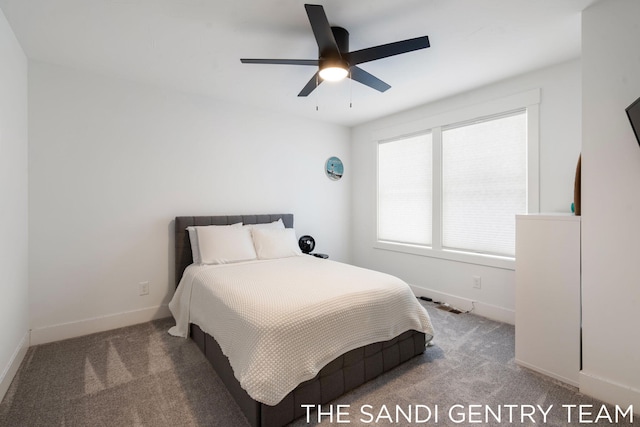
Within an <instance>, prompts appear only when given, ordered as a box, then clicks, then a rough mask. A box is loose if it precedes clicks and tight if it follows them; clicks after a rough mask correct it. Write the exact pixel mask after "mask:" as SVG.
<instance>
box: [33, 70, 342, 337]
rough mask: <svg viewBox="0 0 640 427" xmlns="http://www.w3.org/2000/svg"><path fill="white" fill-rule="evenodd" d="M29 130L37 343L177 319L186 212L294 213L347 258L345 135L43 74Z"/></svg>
mask: <svg viewBox="0 0 640 427" xmlns="http://www.w3.org/2000/svg"><path fill="white" fill-rule="evenodd" d="M221 84H224V83H221ZM29 120H30V125H29V130H30V146H29V162H30V163H29V167H30V173H29V180H30V183H29V189H30V193H29V197H30V198H29V203H30V220H29V227H30V237H29V241H30V250H29V255H30V262H31V264H30V286H31V298H30V304H31V325H32V328H33V332H32V342H33V343H38V342H45V341H50V340H56V339H61V338H65V337H68V336H73V335H80V334H83V333H88V332H94V331H96V330H101V329H107V328H112V327H117V326H121V325H124V324H131V323H135V322H141V321H145V320H147V319H149V318H153V317H157V316H164V315H167V314H168V311H167V309H166V306H165V305H166V304H167V303H168V301H169V299H170V297H171V295H172V294H173V289H174V282H173V253H174V251H173V235H172V233H173V225H172V222H171V221H172V219H173V218H174V217H175V216H178V215H215V214H222V215H225V214H250V213H282V212H291V213H294V214H295V226H296V231H297V233H298V235H300V234H311V235H313V236H314V237H315V238H316V243H317V250H318V251H321V252H326V253H329V254H330V256H331V258H332V259H336V260H343V261H347V260H348V259H347V258H348V254H349V245H348V241H347V239H346V238H345V237H344V236H346V235H347V230H348V225H349V216H348V212H349V203H348V201H349V196H350V180H351V178H350V174H351V165H350V151H349V144H348V142H349V130H348V129H346V128H343V127H340V126H334V125H327V124H320V123H316V122H313V121H309V120H303V119H296V118H292V117H289V116H286V117H285V116H280V115H277V114H274V113H271V112H268V111H262V110H251V109H248V108H242V107H240V106H238V105H230V104H228V103H223V102H218V101H216V100H212V99H208V98H203V97H199V96H196V95H187V94H180V93H176V92H171V91H168V90H163V89H159V88H154V87H150V86H149V87H147V86H144V85H141V84H137V83H131V82H127V81H122V80H116V79H113V78H106V77H102V76H98V75H92V74H89V73H87V72H80V71H74V70H70V69H66V68H59V67H55V66H52V65H46V64H43V63H30V71H29ZM332 155H336V156H339V157H341V158H342V159H343V161H344V163H345V177H344V178H343V179H342V180H340V181H331V180H329V179H328V178H327V177H326V176H325V174H324V163H325V161H326V159H327V158H328V157H330V156H332ZM142 281H150V282H151V293H150V295H149V296H138V287H137V284H138V283H139V282H142Z"/></svg>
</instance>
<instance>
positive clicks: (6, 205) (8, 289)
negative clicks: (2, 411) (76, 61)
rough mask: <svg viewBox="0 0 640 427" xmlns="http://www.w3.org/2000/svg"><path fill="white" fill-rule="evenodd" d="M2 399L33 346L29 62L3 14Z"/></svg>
mask: <svg viewBox="0 0 640 427" xmlns="http://www.w3.org/2000/svg"><path fill="white" fill-rule="evenodd" d="M0 64H1V65H0V223H1V224H2V232H1V237H0V277H1V278H2V279H1V280H0V295H1V296H2V297H0V400H1V399H2V397H3V396H4V395H5V393H6V391H7V388H8V387H9V385H10V383H11V380H12V379H13V376H14V375H15V372H16V370H17V368H18V366H19V364H20V362H21V361H22V359H23V358H24V354H25V352H26V349H27V348H28V346H29V305H28V301H29V287H28V272H29V270H28V249H27V244H28V234H29V233H28V227H27V226H28V219H27V218H28V204H27V202H28V196H27V194H28V168H27V148H28V144H27V136H28V131H27V58H26V56H25V54H24V52H23V51H22V48H21V47H20V44H19V43H18V41H17V40H16V38H15V36H14V34H13V31H12V30H11V27H10V26H9V23H8V22H7V20H6V19H5V16H4V14H3V13H2V11H0Z"/></svg>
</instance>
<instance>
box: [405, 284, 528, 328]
mask: <svg viewBox="0 0 640 427" xmlns="http://www.w3.org/2000/svg"><path fill="white" fill-rule="evenodd" d="M409 286H410V287H411V290H412V291H413V293H414V294H415V296H417V297H428V298H431V299H433V300H434V301H439V302H446V303H447V304H449V305H451V306H453V307H455V308H457V309H458V310H461V311H470V310H472V309H473V314H477V315H478V316H482V317H486V318H487V319H491V320H497V321H498V322H504V323H509V324H510V325H515V324H516V311H515V310H510V309H508V308H504V307H498V306H497V305H491V304H486V303H483V302H481V301H475V300H471V299H468V298H462V297H459V296H456V295H451V294H447V293H444V292H439V291H434V290H433V289H427V288H422V287H419V286H415V285H409Z"/></svg>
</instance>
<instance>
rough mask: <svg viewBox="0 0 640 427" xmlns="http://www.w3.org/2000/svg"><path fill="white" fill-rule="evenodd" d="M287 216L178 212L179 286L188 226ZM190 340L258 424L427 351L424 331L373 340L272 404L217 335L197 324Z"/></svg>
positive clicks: (282, 419)
mask: <svg viewBox="0 0 640 427" xmlns="http://www.w3.org/2000/svg"><path fill="white" fill-rule="evenodd" d="M278 219H282V222H283V223H284V225H285V227H287V228H293V214H269V215H230V216H179V217H176V219H175V249H176V259H175V267H176V269H175V274H176V286H177V285H178V283H179V282H180V279H181V277H182V273H183V272H184V270H185V269H186V268H187V266H189V265H190V264H191V263H192V262H193V258H192V255H191V243H190V241H189V233H188V232H187V230H186V228H187V227H189V226H193V225H230V224H235V223H238V222H243V223H244V224H262V223H269V222H273V221H277V220H278ZM190 335H191V339H193V340H194V341H195V343H196V344H197V345H198V347H199V348H200V350H201V351H202V352H203V353H204V355H205V356H206V357H207V359H208V360H209V362H211V364H212V366H213V368H214V369H215V371H216V372H217V374H218V376H219V377H220V379H221V380H222V381H223V382H224V384H225V385H226V387H227V389H228V390H229V393H231V395H232V396H233V398H234V399H235V401H236V402H237V404H238V406H239V407H240V409H241V410H242V412H243V413H244V415H245V416H246V417H247V420H248V421H249V423H250V424H251V425H252V426H254V427H258V426H261V427H275V426H283V425H285V424H289V423H290V422H292V421H294V420H296V419H297V418H300V417H302V416H303V415H304V414H305V413H306V409H305V408H303V407H302V406H301V405H320V404H325V403H328V402H330V401H332V400H334V399H336V398H337V397H339V396H341V395H343V394H345V393H347V392H348V391H350V390H353V389H355V388H356V387H358V386H360V385H361V384H364V383H365V382H367V381H369V380H371V379H373V378H375V377H378V376H380V375H381V374H383V373H385V372H387V371H389V370H391V369H393V368H395V367H396V366H398V365H400V364H401V363H404V362H406V361H408V360H409V359H411V358H412V357H414V356H417V355H419V354H422V353H423V352H424V349H425V344H426V338H425V334H424V333H422V332H417V331H407V332H405V333H403V334H401V335H399V336H397V337H395V338H393V339H391V340H389V341H385V342H378V343H373V344H369V345H367V346H364V347H360V348H357V349H355V350H352V351H349V352H347V353H345V354H343V355H341V356H338V357H337V358H336V359H334V360H333V361H332V362H330V363H329V364H327V365H326V366H325V367H324V368H322V370H321V371H320V372H319V373H318V375H316V376H315V378H312V379H310V380H308V381H305V382H303V383H302V384H300V385H298V387H297V388H296V389H295V390H293V391H292V392H290V393H289V394H288V395H287V396H286V397H285V398H284V399H283V400H282V401H281V402H280V403H278V404H277V405H275V406H269V405H266V404H263V403H261V402H258V401H255V400H253V399H252V398H251V396H249V394H247V392H246V391H245V390H244V389H243V388H242V387H241V386H240V383H239V382H238V380H237V379H236V378H235V375H234V373H233V369H232V368H231V365H230V364H229V359H227V357H226V356H225V355H224V354H223V353H222V350H221V349H220V346H219V345H218V343H217V341H216V340H215V338H213V337H212V336H211V335H208V334H207V333H205V332H203V331H202V329H200V327H198V325H195V324H191V325H190Z"/></svg>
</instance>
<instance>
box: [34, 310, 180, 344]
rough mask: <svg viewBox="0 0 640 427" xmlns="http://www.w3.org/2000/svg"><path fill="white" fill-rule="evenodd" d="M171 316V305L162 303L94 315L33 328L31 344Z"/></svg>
mask: <svg viewBox="0 0 640 427" xmlns="http://www.w3.org/2000/svg"><path fill="white" fill-rule="evenodd" d="M169 316H171V312H170V311H169V307H168V306H166V305H160V306H156V307H148V308H143V309H140V310H133V311H127V312H123V313H116V314H110V315H107V316H100V317H93V318H91V319H83V320H78V321H76V322H69V323H61V324H58V325H52V326H45V327H42V328H34V329H32V330H31V345H37V344H45V343H48V342H53V341H60V340H65V339H67V338H74V337H79V336H82V335H89V334H93V333H95V332H102V331H108V330H111V329H117V328H122V327H125V326H130V325H135V324H138V323H144V322H148V321H150V320H155V319H161V318H163V317H169Z"/></svg>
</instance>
